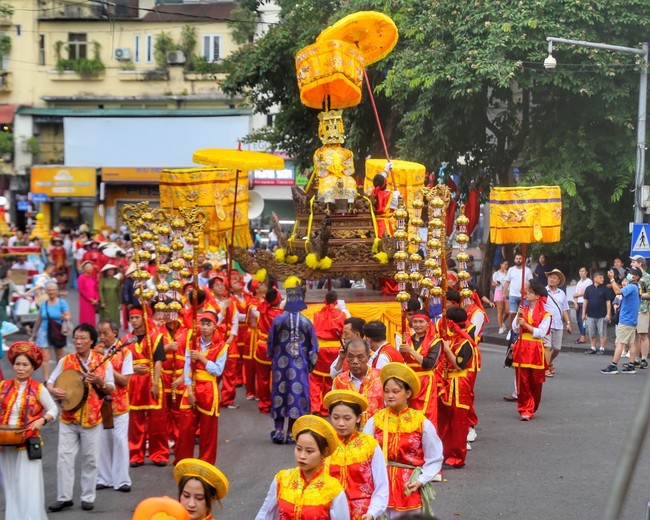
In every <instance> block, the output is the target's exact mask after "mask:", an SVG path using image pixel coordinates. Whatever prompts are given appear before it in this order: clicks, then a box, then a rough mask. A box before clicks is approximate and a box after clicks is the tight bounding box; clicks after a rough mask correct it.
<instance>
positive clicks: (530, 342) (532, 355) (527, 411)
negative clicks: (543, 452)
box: [512, 282, 551, 421]
mask: <svg viewBox="0 0 650 520" xmlns="http://www.w3.org/2000/svg"><path fill="white" fill-rule="evenodd" d="M547 296H548V292H547V291H546V288H545V287H544V286H542V285H540V284H538V283H535V282H531V283H530V284H529V287H528V290H527V291H526V295H525V297H526V301H528V303H529V304H530V305H529V306H528V307H519V311H518V314H517V317H516V319H515V320H513V323H512V329H513V330H514V331H515V332H520V334H519V339H518V340H517V342H516V343H515V345H514V347H513V349H512V366H513V367H515V374H516V378H517V395H518V397H517V411H518V412H519V415H520V416H521V420H522V421H530V420H531V419H532V418H533V417H534V416H535V412H536V411H537V408H538V407H539V402H540V401H541V399H542V385H543V384H544V381H545V380H546V377H545V375H544V374H545V371H546V365H545V361H544V342H543V338H544V336H546V335H547V334H548V331H549V329H550V327H551V315H550V314H549V313H548V312H546V310H545V309H544V305H545V304H546V298H547Z"/></svg>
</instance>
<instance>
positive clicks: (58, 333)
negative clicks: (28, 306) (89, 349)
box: [45, 299, 68, 348]
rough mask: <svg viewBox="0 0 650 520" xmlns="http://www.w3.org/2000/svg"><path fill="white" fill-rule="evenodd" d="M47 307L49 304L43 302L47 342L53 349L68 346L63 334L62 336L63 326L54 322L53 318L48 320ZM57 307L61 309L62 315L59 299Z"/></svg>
mask: <svg viewBox="0 0 650 520" xmlns="http://www.w3.org/2000/svg"><path fill="white" fill-rule="evenodd" d="M48 307H49V304H48V303H47V302H45V314H46V316H47V341H48V343H49V344H50V345H52V346H53V347H55V348H63V347H65V346H66V345H67V344H68V338H67V337H66V336H65V334H63V330H62V327H63V325H62V324H61V323H59V322H58V321H56V320H55V319H54V318H50V313H49V312H48ZM59 307H60V308H61V313H62V314H63V307H62V306H61V300H60V299H59Z"/></svg>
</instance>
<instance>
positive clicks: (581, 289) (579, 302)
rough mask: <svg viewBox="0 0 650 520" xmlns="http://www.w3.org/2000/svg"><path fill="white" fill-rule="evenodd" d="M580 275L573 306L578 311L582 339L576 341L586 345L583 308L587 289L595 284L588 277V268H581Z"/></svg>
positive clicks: (577, 317) (577, 316)
mask: <svg viewBox="0 0 650 520" xmlns="http://www.w3.org/2000/svg"><path fill="white" fill-rule="evenodd" d="M578 274H579V275H580V280H578V283H577V284H576V290H575V292H574V293H573V304H574V305H575V309H576V321H577V322H578V330H579V331H580V337H579V338H578V339H577V340H576V343H586V342H587V340H586V339H585V324H584V323H583V318H582V306H583V304H584V301H585V300H584V296H585V289H587V287H589V286H590V285H593V282H592V281H591V279H590V278H589V276H587V268H586V267H585V266H582V267H580V269H579V270H578Z"/></svg>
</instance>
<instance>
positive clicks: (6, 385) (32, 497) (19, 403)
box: [0, 341, 58, 520]
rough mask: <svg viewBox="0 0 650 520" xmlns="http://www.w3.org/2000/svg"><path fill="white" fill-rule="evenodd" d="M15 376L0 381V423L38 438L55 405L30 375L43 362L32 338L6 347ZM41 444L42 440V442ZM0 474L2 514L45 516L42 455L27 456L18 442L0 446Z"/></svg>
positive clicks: (42, 518)
mask: <svg viewBox="0 0 650 520" xmlns="http://www.w3.org/2000/svg"><path fill="white" fill-rule="evenodd" d="M7 358H8V359H9V363H11V364H12V365H13V369H14V379H5V380H4V381H0V396H2V397H0V399H1V400H0V424H1V425H2V426H11V427H20V428H24V429H25V430H26V432H25V439H26V440H27V439H30V440H29V441H27V442H36V441H38V440H41V441H42V439H41V436H40V430H41V428H42V427H43V426H45V425H46V424H47V423H48V422H51V421H53V420H54V419H55V418H56V415H57V412H58V409H57V407H56V404H54V400H53V399H52V397H51V396H50V393H49V392H48V391H47V389H46V388H45V386H44V385H43V384H42V383H39V382H38V381H35V380H34V379H32V375H33V373H34V371H35V370H38V367H39V366H41V363H42V362H43V355H42V353H41V350H40V349H39V348H38V347H37V346H36V345H35V344H34V343H32V342H29V341H19V342H17V343H14V344H13V345H11V347H9V351H8V352H7ZM41 445H42V443H41ZM0 474H1V475H2V476H3V479H4V496H5V518H7V519H9V518H16V519H18V518H25V519H34V520H47V515H46V514H45V494H44V491H43V465H42V463H41V458H40V457H39V458H38V459H30V458H29V457H28V455H27V449H26V447H25V446H24V445H21V446H2V447H0Z"/></svg>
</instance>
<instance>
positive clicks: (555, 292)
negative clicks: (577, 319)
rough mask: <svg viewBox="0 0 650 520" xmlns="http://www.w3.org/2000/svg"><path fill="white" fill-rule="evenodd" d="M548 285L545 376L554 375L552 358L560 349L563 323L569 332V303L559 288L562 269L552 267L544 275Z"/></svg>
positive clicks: (562, 279) (561, 283)
mask: <svg viewBox="0 0 650 520" xmlns="http://www.w3.org/2000/svg"><path fill="white" fill-rule="evenodd" d="M546 279H547V281H548V285H547V286H546V290H547V292H548V298H547V300H546V306H545V307H546V312H548V313H549V314H550V315H551V330H550V332H549V333H548V335H547V336H546V337H545V338H544V355H545V356H546V364H547V365H548V370H547V371H546V377H553V376H554V375H555V366H554V365H553V360H554V359H555V358H556V357H557V356H558V354H559V353H560V350H561V349H562V336H563V335H564V324H565V323H566V330H567V332H568V333H569V334H571V332H572V331H571V319H570V317H569V303H568V302H567V297H566V293H565V292H564V291H563V290H562V289H560V287H561V286H563V285H564V284H565V283H566V278H565V277H564V274H562V271H560V270H559V269H553V270H552V271H549V272H548V273H547V275H546Z"/></svg>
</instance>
